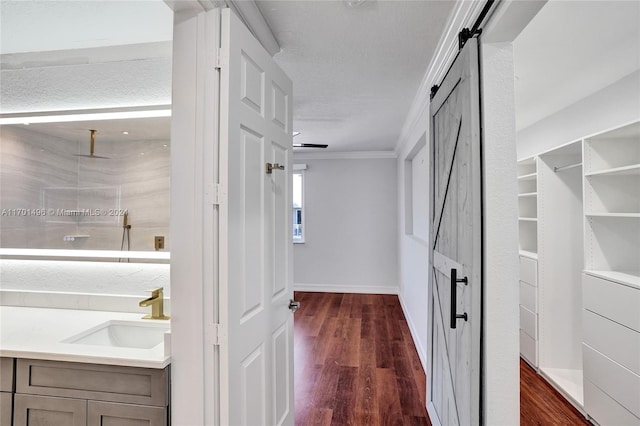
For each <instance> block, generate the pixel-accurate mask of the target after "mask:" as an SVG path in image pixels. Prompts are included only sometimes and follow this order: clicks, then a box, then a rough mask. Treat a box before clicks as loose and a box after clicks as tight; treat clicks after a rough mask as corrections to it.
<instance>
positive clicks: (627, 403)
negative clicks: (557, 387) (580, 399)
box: [582, 344, 640, 417]
mask: <svg viewBox="0 0 640 426" xmlns="http://www.w3.org/2000/svg"><path fill="white" fill-rule="evenodd" d="M582 355H583V362H584V378H585V381H586V380H589V381H591V382H592V383H593V384H594V385H595V386H597V387H598V388H600V389H601V390H602V391H603V392H604V393H606V394H607V395H609V396H610V397H611V398H613V399H614V400H615V401H617V402H618V403H619V404H620V405H622V406H623V407H625V408H626V409H627V410H629V411H630V412H631V413H632V414H633V415H634V416H636V417H640V376H638V375H637V374H634V373H633V372H632V371H630V370H627V369H626V368H624V367H622V366H621V365H620V364H618V363H616V362H614V361H612V360H610V359H609V358H607V357H606V356H604V355H602V354H601V353H600V352H598V351H596V350H595V349H593V348H591V347H590V346H588V345H585V344H583V345H582Z"/></svg>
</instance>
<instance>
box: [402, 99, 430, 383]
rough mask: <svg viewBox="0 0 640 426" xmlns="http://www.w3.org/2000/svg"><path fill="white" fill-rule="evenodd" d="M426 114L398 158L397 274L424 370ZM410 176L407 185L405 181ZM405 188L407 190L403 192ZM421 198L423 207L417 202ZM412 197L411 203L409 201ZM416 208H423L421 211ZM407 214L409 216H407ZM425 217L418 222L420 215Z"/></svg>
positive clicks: (426, 245) (426, 179)
mask: <svg viewBox="0 0 640 426" xmlns="http://www.w3.org/2000/svg"><path fill="white" fill-rule="evenodd" d="M428 129H429V111H428V109H426V110H425V111H423V114H422V117H421V119H420V120H419V122H418V125H417V126H416V127H415V129H414V131H413V134H412V135H411V136H410V137H409V139H408V140H409V142H408V143H407V144H405V146H404V149H402V150H401V151H400V153H399V155H398V160H397V161H398V189H397V191H398V206H399V215H398V217H399V219H400V220H399V224H398V230H399V231H398V232H399V235H398V272H399V283H400V292H399V298H400V303H401V304H402V308H403V310H404V314H405V317H406V318H407V323H408V324H409V328H410V330H411V334H412V336H413V340H414V343H415V345H416V350H417V351H418V356H419V357H420V361H421V362H422V366H423V368H425V370H426V365H427V359H426V354H427V313H428V309H427V306H428V294H427V284H428V282H429V274H428V271H429V268H428V263H429V247H428V241H429V229H428V227H427V228H426V229H424V227H423V226H421V224H422V223H423V222H426V223H427V224H428V206H427V204H428V200H429V198H428V197H429V185H430V183H429V158H430V157H429V152H428V151H429V150H428V148H427V146H428V145H427V146H425V145H423V144H424V143H425V142H426V141H427V140H428V139H429V138H428V135H429V130H428ZM409 176H411V182H407V180H408V179H407V178H408V177H409ZM407 186H411V188H410V190H407V188H406V187H407ZM421 195H422V196H424V199H426V204H421V203H420V202H419V201H418V200H419V199H420V197H421ZM408 197H412V198H413V200H409V199H408ZM420 207H427V211H421V210H422V209H421V208H420ZM409 212H411V213H410V214H407V213H409ZM421 213H422V215H425V217H423V218H421V217H419V216H420V215H421Z"/></svg>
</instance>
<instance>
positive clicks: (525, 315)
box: [520, 306, 538, 340]
mask: <svg viewBox="0 0 640 426" xmlns="http://www.w3.org/2000/svg"><path fill="white" fill-rule="evenodd" d="M520 330H522V331H524V332H525V333H527V334H528V335H529V336H531V337H532V338H533V339H534V340H537V339H538V316H537V315H536V314H534V313H533V312H531V311H530V310H528V309H527V308H525V307H523V306H520Z"/></svg>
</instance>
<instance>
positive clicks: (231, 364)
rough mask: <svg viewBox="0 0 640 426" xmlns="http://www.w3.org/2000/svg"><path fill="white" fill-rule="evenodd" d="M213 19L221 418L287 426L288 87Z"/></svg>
mask: <svg viewBox="0 0 640 426" xmlns="http://www.w3.org/2000/svg"><path fill="white" fill-rule="evenodd" d="M221 18H222V26H221V30H222V32H221V49H220V55H219V57H220V60H219V66H220V99H221V104H220V152H219V158H220V168H219V174H220V176H219V181H220V187H219V188H220V189H219V191H220V192H221V193H222V194H224V196H223V198H224V199H225V202H223V203H221V204H220V206H221V207H220V210H219V211H220V219H219V224H220V225H219V227H220V229H219V235H220V237H219V238H220V240H219V241H220V242H219V259H220V264H219V270H220V281H219V283H220V284H219V301H220V330H221V331H220V332H221V333H222V334H224V336H223V337H222V338H221V339H220V364H219V370H218V371H219V376H220V381H219V383H220V385H219V389H218V395H219V398H220V423H221V424H223V425H293V417H294V416H293V396H294V395H293V341H292V339H293V314H292V311H291V310H290V306H289V305H290V300H291V299H292V297H293V287H292V281H293V268H292V251H291V250H292V247H293V246H292V241H291V238H292V237H291V235H292V230H291V226H292V225H291V224H292V222H291V206H292V204H291V186H292V184H291V169H292V130H291V120H292V84H291V81H290V80H289V78H288V77H287V76H286V75H285V74H284V72H283V71H282V70H281V69H280V68H279V67H278V66H277V65H276V64H275V62H274V61H273V59H272V58H271V57H270V55H269V54H268V53H267V52H266V51H265V50H264V48H263V47H262V46H261V45H260V43H259V42H258V41H257V40H256V39H255V38H254V37H253V36H252V35H251V33H250V32H249V31H248V30H247V29H246V27H245V26H244V24H243V23H242V22H241V21H240V20H239V19H238V18H237V17H236V16H235V15H234V14H233V13H232V12H231V11H230V10H229V9H223V10H222V12H221Z"/></svg>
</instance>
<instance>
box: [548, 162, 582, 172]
mask: <svg viewBox="0 0 640 426" xmlns="http://www.w3.org/2000/svg"><path fill="white" fill-rule="evenodd" d="M580 166H582V163H576V164H569V165H568V166H562V167H554V168H553V171H554V172H556V173H557V172H561V171H563V170H569V169H573V168H575V167H580Z"/></svg>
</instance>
